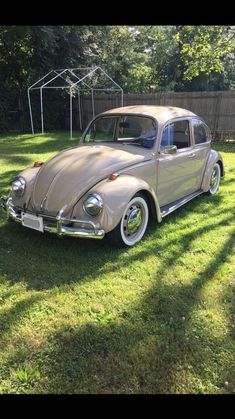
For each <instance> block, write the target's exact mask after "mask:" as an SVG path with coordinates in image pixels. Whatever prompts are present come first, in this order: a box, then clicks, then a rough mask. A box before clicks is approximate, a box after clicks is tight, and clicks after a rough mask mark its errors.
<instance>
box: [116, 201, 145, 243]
mask: <svg viewBox="0 0 235 419" xmlns="http://www.w3.org/2000/svg"><path fill="white" fill-rule="evenodd" d="M133 206H138V207H139V206H141V208H142V210H143V211H142V214H143V217H142V223H141V224H140V228H139V229H138V230H137V231H136V232H135V234H133V235H132V236H126V234H125V231H124V220H125V215H126V214H127V212H128V210H129V209H130V208H131V207H133ZM148 214H149V211H148V206H147V203H146V201H145V200H144V199H143V198H138V199H136V200H131V201H130V202H129V204H128V207H127V208H126V209H125V211H124V214H123V217H122V220H121V236H122V239H123V241H124V243H126V244H127V245H130V246H131V245H134V244H135V243H137V242H138V241H140V240H141V238H142V237H143V235H144V233H145V230H146V227H147V223H148Z"/></svg>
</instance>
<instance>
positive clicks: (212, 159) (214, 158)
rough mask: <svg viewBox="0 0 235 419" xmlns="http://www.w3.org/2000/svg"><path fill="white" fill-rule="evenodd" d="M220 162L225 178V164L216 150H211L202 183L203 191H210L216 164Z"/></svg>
mask: <svg viewBox="0 0 235 419" xmlns="http://www.w3.org/2000/svg"><path fill="white" fill-rule="evenodd" d="M217 162H219V163H220V165H221V175H222V176H224V164H223V158H222V156H221V154H220V153H219V152H218V151H216V150H211V151H210V155H209V157H208V160H207V164H206V168H205V172H204V176H203V181H202V187H201V188H202V190H203V192H207V191H208V190H209V189H210V178H211V172H212V169H213V166H214V164H215V163H217Z"/></svg>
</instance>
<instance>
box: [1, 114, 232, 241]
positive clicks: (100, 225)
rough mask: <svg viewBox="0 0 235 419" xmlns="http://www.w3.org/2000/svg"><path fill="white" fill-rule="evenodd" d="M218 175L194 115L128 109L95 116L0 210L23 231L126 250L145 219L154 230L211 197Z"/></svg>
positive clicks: (21, 181) (205, 131) (30, 171)
mask: <svg viewBox="0 0 235 419" xmlns="http://www.w3.org/2000/svg"><path fill="white" fill-rule="evenodd" d="M223 175H224V166H223V160H222V157H221V155H220V154H219V153H218V152H217V151H215V150H212V149H211V135H210V130H209V128H208V127H207V125H206V124H205V122H204V121H203V120H202V119H201V118H199V117H198V116H197V115H195V114H194V113H192V112H190V111H188V110H185V109H180V108H176V107H167V106H128V107H122V108H117V109H112V110H109V111H107V112H104V113H102V114H100V115H98V116H96V117H95V118H94V119H93V120H92V121H91V122H90V124H89V125H88V127H87V128H86V130H85V132H84V134H83V135H82V137H81V140H80V143H79V144H78V146H76V147H72V148H69V149H65V150H64V151H62V152H60V153H58V154H57V155H55V156H54V157H52V158H50V159H49V160H48V161H47V162H45V163H44V164H35V165H34V166H33V167H29V168H27V169H26V170H24V171H23V172H22V173H21V174H20V175H19V176H18V177H17V178H16V179H15V180H14V181H13V182H12V190H11V193H10V195H9V197H8V199H7V200H6V202H5V204H4V206H5V209H6V212H7V215H8V219H13V220H15V221H17V222H19V223H21V224H22V226H24V227H28V228H32V229H35V230H39V231H41V232H45V231H46V232H51V233H56V234H58V235H67V236H75V237H88V238H94V239H102V238H103V237H104V236H105V235H107V237H108V238H109V239H110V240H111V242H112V243H113V244H116V245H118V246H133V245H135V244H136V243H138V242H139V241H140V240H141V239H142V237H143V235H144V233H145V231H146V228H147V225H148V220H149V218H150V217H153V218H155V219H156V220H157V221H158V222H159V223H160V222H161V221H162V219H163V217H165V216H166V215H168V214H169V213H171V212H172V211H174V210H176V209H177V208H179V207H180V206H181V205H183V204H185V203H186V202H188V201H190V200H191V199H193V198H195V197H196V196H198V195H200V194H202V193H207V194H210V195H214V194H215V193H216V192H217V190H218V188H219V184H220V179H221V176H223Z"/></svg>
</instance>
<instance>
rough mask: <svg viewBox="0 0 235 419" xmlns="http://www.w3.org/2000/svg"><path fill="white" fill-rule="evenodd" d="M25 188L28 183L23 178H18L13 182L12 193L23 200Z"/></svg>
mask: <svg viewBox="0 0 235 419" xmlns="http://www.w3.org/2000/svg"><path fill="white" fill-rule="evenodd" d="M25 188H26V181H25V179H24V178H23V177H22V176H17V178H16V179H15V180H13V182H11V191H12V193H13V195H14V196H16V197H17V198H21V197H22V196H23V195H24V192H25Z"/></svg>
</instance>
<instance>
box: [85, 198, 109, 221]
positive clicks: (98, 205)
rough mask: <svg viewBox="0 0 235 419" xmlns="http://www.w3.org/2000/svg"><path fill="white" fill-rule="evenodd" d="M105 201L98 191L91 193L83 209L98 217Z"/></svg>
mask: <svg viewBox="0 0 235 419" xmlns="http://www.w3.org/2000/svg"><path fill="white" fill-rule="evenodd" d="M103 206H104V202H103V199H102V197H101V196H100V195H99V194H97V193H90V194H89V195H87V196H86V199H85V200H84V202H83V209H84V211H85V212H86V214H88V215H89V216H91V217H97V216H98V215H100V214H101V212H102V210H103Z"/></svg>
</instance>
